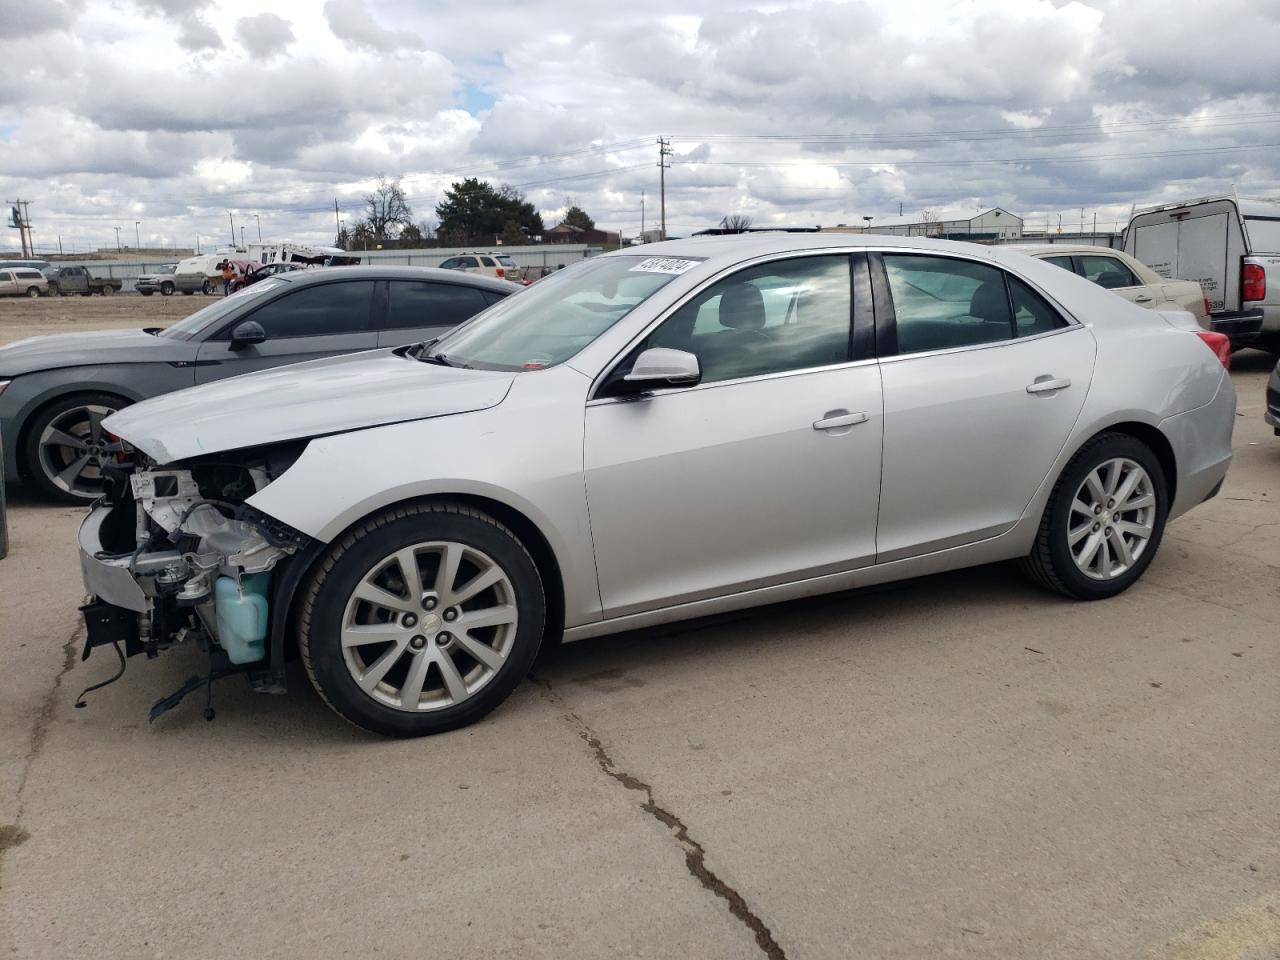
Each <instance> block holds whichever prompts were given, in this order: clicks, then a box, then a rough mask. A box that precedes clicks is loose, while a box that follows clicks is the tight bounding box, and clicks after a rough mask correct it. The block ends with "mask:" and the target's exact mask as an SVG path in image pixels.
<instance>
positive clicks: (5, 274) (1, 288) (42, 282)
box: [0, 267, 49, 299]
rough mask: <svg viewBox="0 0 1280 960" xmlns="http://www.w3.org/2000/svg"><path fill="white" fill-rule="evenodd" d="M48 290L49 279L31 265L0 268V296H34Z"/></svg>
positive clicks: (45, 292) (43, 293)
mask: <svg viewBox="0 0 1280 960" xmlns="http://www.w3.org/2000/svg"><path fill="white" fill-rule="evenodd" d="M48 292H49V281H48V280H46V279H45V276H44V274H43V273H41V272H40V271H39V270H36V269H34V268H32V267H11V268H9V269H7V270H6V269H0V296H3V297H31V298H32V299H35V298H36V297H39V296H43V295H45V294H47V293H48Z"/></svg>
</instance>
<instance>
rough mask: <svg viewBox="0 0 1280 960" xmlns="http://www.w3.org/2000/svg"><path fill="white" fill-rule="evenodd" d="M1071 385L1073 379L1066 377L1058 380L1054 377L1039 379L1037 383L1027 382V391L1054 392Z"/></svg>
mask: <svg viewBox="0 0 1280 960" xmlns="http://www.w3.org/2000/svg"><path fill="white" fill-rule="evenodd" d="M1069 386H1071V381H1070V380H1068V379H1067V378H1066V377H1061V378H1059V379H1057V380H1053V379H1043V378H1041V379H1037V380H1036V382H1035V383H1029V384H1027V393H1052V392H1053V391H1054V390H1065V389H1067V387H1069Z"/></svg>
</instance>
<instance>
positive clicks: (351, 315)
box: [196, 280, 378, 383]
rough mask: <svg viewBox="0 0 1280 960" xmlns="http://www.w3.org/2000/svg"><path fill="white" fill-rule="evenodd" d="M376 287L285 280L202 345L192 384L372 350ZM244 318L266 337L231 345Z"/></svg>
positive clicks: (348, 282) (374, 283)
mask: <svg viewBox="0 0 1280 960" xmlns="http://www.w3.org/2000/svg"><path fill="white" fill-rule="evenodd" d="M376 286H377V281H375V280H333V281H329V282H321V283H307V284H298V285H297V286H296V287H295V286H294V285H293V284H289V285H288V287H287V288H286V289H285V291H284V292H283V293H281V294H278V295H276V296H275V297H273V298H272V299H270V300H268V301H267V302H265V303H263V304H262V305H261V306H259V307H257V308H255V309H254V310H253V311H252V312H250V313H241V314H237V316H236V317H235V319H234V320H231V321H229V322H227V323H226V324H223V325H222V326H221V327H220V328H219V329H218V330H216V331H215V332H214V333H213V335H212V336H210V337H209V338H208V339H207V340H205V341H204V342H203V343H202V344H200V349H199V352H198V354H197V365H196V382H198V383H205V382H207V381H210V380H221V379H222V378H224V377H234V376H239V375H240V374H242V373H251V372H252V371H254V370H263V369H266V368H267V367H277V366H280V365H281V364H286V363H298V362H301V361H303V360H317V359H319V358H321V357H329V356H333V355H335V354H340V353H354V352H355V351H357V350H372V349H373V348H374V347H376V346H377V345H378V334H377V330H376V329H375V325H374V323H373V319H372V315H371V314H372V310H373V303H374V290H375V288H376ZM246 320H253V321H255V322H257V323H258V324H259V325H261V327H262V329H263V332H264V333H265V334H266V337H267V339H266V340H265V341H263V342H262V343H257V344H252V345H247V346H240V345H239V344H235V343H234V342H233V341H232V337H231V333H232V330H234V329H235V327H236V326H238V325H239V324H241V323H243V322H244V321H246Z"/></svg>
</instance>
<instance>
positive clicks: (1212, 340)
mask: <svg viewBox="0 0 1280 960" xmlns="http://www.w3.org/2000/svg"><path fill="white" fill-rule="evenodd" d="M1196 336H1197V337H1199V338H1200V339H1201V340H1203V341H1204V345H1205V346H1206V347H1208V348H1209V349H1210V350H1212V351H1213V352H1214V355H1215V356H1216V357H1217V358H1218V359H1219V360H1220V361H1222V365H1223V367H1225V368H1226V369H1228V370H1230V369H1231V339H1230V338H1229V337H1228V336H1227V335H1226V334H1225V333H1214V332H1212V331H1210V330H1201V331H1199V332H1198V333H1196Z"/></svg>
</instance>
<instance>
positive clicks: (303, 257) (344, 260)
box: [245, 243, 360, 267]
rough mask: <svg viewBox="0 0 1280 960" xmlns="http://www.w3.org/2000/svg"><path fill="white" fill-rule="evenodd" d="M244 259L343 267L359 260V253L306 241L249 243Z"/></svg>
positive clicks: (246, 246)
mask: <svg viewBox="0 0 1280 960" xmlns="http://www.w3.org/2000/svg"><path fill="white" fill-rule="evenodd" d="M245 259H246V260H256V261H257V262H258V263H302V264H306V265H307V266H309V267H345V266H353V265H355V264H358V263H359V262H360V255H359V254H354V253H348V252H347V251H346V250H342V249H340V248H338V247H324V246H314V245H312V244H306V243H249V244H246V245H245Z"/></svg>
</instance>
